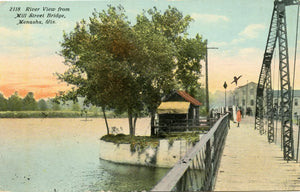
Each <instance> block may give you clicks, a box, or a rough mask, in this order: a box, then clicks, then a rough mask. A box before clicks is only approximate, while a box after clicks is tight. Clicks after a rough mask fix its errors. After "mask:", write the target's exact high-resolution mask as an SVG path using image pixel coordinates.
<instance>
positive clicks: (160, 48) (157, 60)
mask: <svg viewBox="0 0 300 192" xmlns="http://www.w3.org/2000/svg"><path fill="white" fill-rule="evenodd" d="M191 20H192V19H191V17H190V16H185V17H184V16H183V15H182V13H181V12H179V11H178V10H177V9H176V8H172V7H169V8H168V9H167V10H166V11H165V12H164V13H161V12H159V11H158V10H157V9H156V8H153V9H150V10H149V11H147V12H144V13H142V14H140V15H138V16H137V21H136V24H135V25H131V24H130V22H129V21H128V20H127V17H126V15H125V10H124V9H123V7H121V6H119V7H112V6H109V7H108V10H107V11H102V12H97V11H95V12H94V13H93V15H92V17H90V18H89V22H87V21H85V20H82V21H81V22H78V23H77V24H76V26H75V28H74V30H73V31H71V32H70V33H64V35H63V38H64V40H63V42H62V43H61V46H62V50H61V52H60V54H61V55H62V56H63V57H64V59H65V64H66V65H67V66H68V69H67V71H66V72H65V73H63V74H59V73H57V76H58V79H60V80H61V81H64V82H67V83H68V84H70V85H72V89H71V90H70V91H67V92H62V93H61V95H62V97H61V98H62V99H65V100H66V99H73V100H76V98H77V96H83V97H85V98H86V103H91V104H93V105H96V106H100V107H102V109H105V108H112V109H114V110H116V111H118V112H127V114H128V119H129V127H130V134H131V135H134V134H135V122H136V119H137V117H139V116H140V114H141V112H142V111H143V110H145V109H146V110H147V111H148V112H149V113H151V114H152V115H153V114H154V112H155V110H156V108H157V107H158V105H159V104H160V101H161V97H162V96H163V95H165V94H167V93H169V92H170V91H171V90H172V89H174V88H175V82H178V83H181V84H182V87H184V88H186V89H188V88H189V86H194V85H195V82H192V81H196V82H197V79H196V77H199V74H200V69H201V66H200V62H198V61H199V60H200V59H201V58H202V54H199V53H197V49H198V48H199V50H198V51H201V49H200V48H201V46H202V44H201V42H202V39H201V37H200V36H197V37H196V39H188V38H186V30H187V27H188V25H189V22H190V21H191ZM187 48H188V49H190V51H192V53H190V52H189V51H188V50H185V49H187ZM197 62H198V63H197ZM184 70H186V71H188V72H190V73H187V75H184V74H183V73H184ZM175 80H176V81H175Z"/></svg>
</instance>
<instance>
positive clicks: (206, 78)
mask: <svg viewBox="0 0 300 192" xmlns="http://www.w3.org/2000/svg"><path fill="white" fill-rule="evenodd" d="M207 45H208V40H206V46H205V47H206V54H205V89H206V114H207V115H209V91H208V51H207V50H208V49H218V47H208V46H207Z"/></svg>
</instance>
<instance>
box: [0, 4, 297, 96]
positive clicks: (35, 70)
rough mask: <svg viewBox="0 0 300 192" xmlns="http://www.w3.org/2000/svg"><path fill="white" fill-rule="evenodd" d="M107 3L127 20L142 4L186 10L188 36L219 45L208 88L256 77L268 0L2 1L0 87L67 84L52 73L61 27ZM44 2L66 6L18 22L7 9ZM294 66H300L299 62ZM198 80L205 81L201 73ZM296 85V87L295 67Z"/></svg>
mask: <svg viewBox="0 0 300 192" xmlns="http://www.w3.org/2000/svg"><path fill="white" fill-rule="evenodd" d="M225 2H226V4H225ZM107 4H112V5H119V4H121V5H122V6H123V7H124V8H125V10H126V14H127V15H128V20H130V21H131V22H132V24H134V22H135V16H136V15H137V14H139V13H142V11H143V10H148V9H150V8H152V7H154V6H156V7H157V8H158V9H159V10H162V11H163V10H165V9H166V8H167V7H168V5H171V6H175V7H177V8H178V9H179V10H180V11H181V12H182V13H183V14H184V15H187V14H189V15H191V16H192V18H193V19H194V21H193V22H192V23H191V25H190V27H189V29H188V32H189V34H190V36H191V37H194V36H195V35H196V33H199V34H200V35H202V37H203V39H208V43H209V47H218V49H211V50H209V51H208V52H209V56H208V63H209V90H210V92H214V91H216V90H223V83H224V81H226V82H227V84H228V88H227V90H233V89H234V88H236V86H235V85H233V84H230V83H231V81H232V80H233V76H238V75H243V77H242V78H241V79H240V80H239V85H244V84H246V83H247V81H248V82H251V81H253V82H255V83H257V81H258V76H259V72H260V68H261V64H262V59H263V53H264V49H265V46H266V39H267V34H268V30H269V25H270V23H269V22H270V19H271V14H272V9H273V0H264V1H261V0H243V1H240V0H226V1H224V0H176V1H175V0H123V1H120V0H113V1H108V0H102V1H90V2H88V3H86V2H84V1H27V2H25V1H18V2H13V1H6V2H0V18H1V19H0V92H1V93H3V94H4V95H5V97H9V96H10V95H11V94H13V93H14V92H15V91H18V93H19V95H21V96H22V97H24V96H25V95H26V94H27V93H28V92H29V91H32V92H34V95H35V98H36V99H40V98H48V97H54V96H55V95H56V93H57V92H58V91H60V90H66V89H68V87H67V86H66V84H65V83H60V82H59V81H58V80H57V79H56V76H55V75H54V73H55V72H59V73H63V72H64V71H65V70H66V67H65V65H64V64H63V58H62V57H60V56H59V55H58V54H57V52H59V51H60V50H61V47H60V44H59V42H61V41H62V36H63V31H66V32H67V33H68V32H70V31H71V30H72V29H73V28H74V26H75V24H76V22H77V21H80V20H81V19H86V20H87V19H88V18H89V17H90V16H91V15H92V12H93V11H94V9H97V10H98V11H100V10H103V9H104V10H107ZM45 6H46V7H50V8H55V9H56V10H57V8H58V7H64V8H69V11H67V12H64V13H62V14H64V17H63V18H61V19H57V20H55V21H56V23H55V24H36V25H33V24H31V25H30V24H26V25H24V24H18V18H16V15H17V13H16V12H14V11H12V10H11V8H12V7H20V8H21V11H20V13H27V14H29V12H26V11H25V10H26V8H27V7H34V8H40V10H39V11H37V12H36V13H37V14H43V13H45V12H44V11H42V8H43V7H45ZM287 12H288V15H287V22H288V37H289V53H290V69H291V72H292V70H293V64H294V63H293V60H294V50H295V49H294V44H295V31H296V30H295V26H296V7H289V8H287ZM45 14H46V13H45ZM43 21H44V22H45V19H44V20H43ZM297 55H299V53H298V52H297ZM274 58H275V60H274V61H273V64H272V65H273V66H275V68H274V69H275V71H274V74H275V75H274V76H275V78H274V79H273V80H274V82H275V86H274V88H275V89H277V82H278V78H277V77H278V51H277V52H275V57H274ZM298 58H299V57H298ZM298 60H299V59H298ZM272 69H273V68H272ZM297 69H298V71H299V67H298V64H297V65H296V71H297ZM203 75H204V68H203ZM291 77H292V73H291ZM291 80H292V78H291ZM201 82H202V83H203V84H204V77H202V78H201ZM295 88H296V89H300V78H297V73H296V81H295Z"/></svg>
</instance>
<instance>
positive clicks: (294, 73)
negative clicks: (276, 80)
mask: <svg viewBox="0 0 300 192" xmlns="http://www.w3.org/2000/svg"><path fill="white" fill-rule="evenodd" d="M299 4H300V3H298V6H297V7H298V8H297V23H296V40H295V54H294V71H293V89H292V90H293V91H292V107H293V104H294V92H295V89H294V88H295V75H296V58H297V45H298V43H297V41H298V26H299ZM292 118H293V117H292ZM299 131H300V129H299V125H298V140H297V157H296V161H297V162H298V154H299V152H298V151H299V137H300V135H299Z"/></svg>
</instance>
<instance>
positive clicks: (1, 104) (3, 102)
mask: <svg viewBox="0 0 300 192" xmlns="http://www.w3.org/2000/svg"><path fill="white" fill-rule="evenodd" d="M0 111H7V99H6V98H5V97H4V96H3V94H2V93H0Z"/></svg>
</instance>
